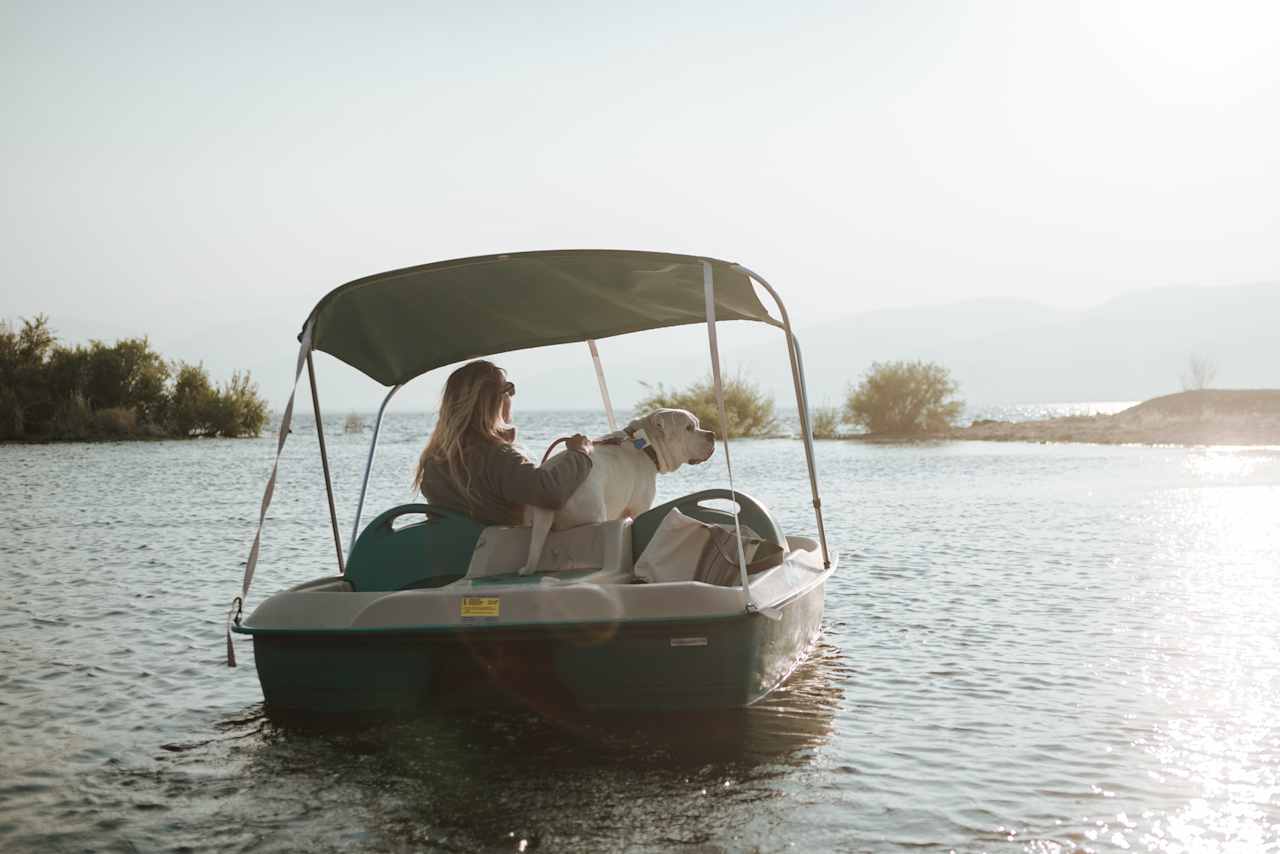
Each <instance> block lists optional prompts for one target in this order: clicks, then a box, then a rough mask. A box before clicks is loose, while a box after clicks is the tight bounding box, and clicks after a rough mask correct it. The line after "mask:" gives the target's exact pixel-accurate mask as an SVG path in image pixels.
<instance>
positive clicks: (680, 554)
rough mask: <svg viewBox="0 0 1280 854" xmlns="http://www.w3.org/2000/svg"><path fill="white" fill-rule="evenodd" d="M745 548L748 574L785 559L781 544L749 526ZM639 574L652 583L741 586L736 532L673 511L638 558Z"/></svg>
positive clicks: (637, 570) (743, 540) (746, 530)
mask: <svg viewBox="0 0 1280 854" xmlns="http://www.w3.org/2000/svg"><path fill="white" fill-rule="evenodd" d="M742 551H743V554H744V555H745V556H746V560H747V574H748V575H751V574H754V573H756V572H763V571H764V570H766V569H771V568H773V567H775V566H777V565H779V564H780V563H782V560H783V557H784V554H783V549H782V546H780V545H779V544H777V543H771V542H768V541H766V540H762V539H761V538H760V537H759V536H758V535H756V533H755V532H754V531H752V530H751V529H750V528H748V527H746V526H745V525H744V526H743V528H742ZM635 574H636V578H637V579H639V580H640V581H647V582H651V583H657V582H663V581H701V582H703V583H705V584H715V585H719V586H721V587H738V586H740V585H741V571H740V570H739V568H738V544H737V536H736V535H735V534H734V532H733V531H730V530H727V529H725V528H722V527H720V526H719V525H708V524H706V523H704V522H699V521H698V520H697V519H691V518H689V517H688V516H686V515H684V514H683V513H681V512H680V511H679V510H675V509H672V510H671V511H670V512H668V513H667V515H666V516H665V517H664V518H663V520H662V522H661V523H660V524H659V525H658V529H657V530H656V531H654V532H653V538H652V539H651V540H649V544H648V545H646V546H645V548H644V551H643V552H641V553H640V559H639V560H638V561H636V567H635Z"/></svg>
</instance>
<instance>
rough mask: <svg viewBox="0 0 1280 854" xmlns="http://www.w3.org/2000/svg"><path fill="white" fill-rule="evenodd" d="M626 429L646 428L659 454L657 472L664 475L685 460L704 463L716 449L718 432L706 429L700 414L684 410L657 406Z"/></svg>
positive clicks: (692, 463)
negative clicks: (702, 426)
mask: <svg viewBox="0 0 1280 854" xmlns="http://www.w3.org/2000/svg"><path fill="white" fill-rule="evenodd" d="M627 429H628V430H631V431H633V432H634V431H636V430H643V431H644V435H645V437H646V438H647V439H648V440H649V444H651V445H652V446H653V450H654V452H655V453H657V455H658V471H660V472H662V473H663V474H666V473H667V472H673V471H675V470H676V469H678V468H680V466H682V465H684V464H685V463H689V464H690V465H696V464H697V463H704V462H706V461H707V460H709V459H711V455H712V454H714V453H715V451H716V434H715V433H712V432H711V431H710V430H703V429H702V428H701V427H700V426H699V425H698V417H697V416H696V415H694V414H693V413H692V412H686V411H685V410H683V409H656V410H654V411H653V412H650V413H649V414H648V415H645V416H644V417H643V418H637V419H636V420H635V421H632V422H631V423H630V424H629V425H627Z"/></svg>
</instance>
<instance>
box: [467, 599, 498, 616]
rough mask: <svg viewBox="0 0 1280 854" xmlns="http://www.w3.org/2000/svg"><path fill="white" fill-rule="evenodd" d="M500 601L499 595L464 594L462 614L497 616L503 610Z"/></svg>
mask: <svg viewBox="0 0 1280 854" xmlns="http://www.w3.org/2000/svg"><path fill="white" fill-rule="evenodd" d="M500 601H501V600H499V599H498V597H497V596H464V597H463V598H462V616H464V617H496V616H498V612H499V611H500V610H501V606H500V605H499V603H500Z"/></svg>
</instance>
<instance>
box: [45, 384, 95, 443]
mask: <svg viewBox="0 0 1280 854" xmlns="http://www.w3.org/2000/svg"><path fill="white" fill-rule="evenodd" d="M94 430H95V424H94V420H93V410H92V409H90V408H89V401H87V400H85V399H84V395H83V394H81V393H80V392H78V391H75V392H71V393H70V394H68V395H67V396H66V397H64V398H63V399H62V400H61V401H60V402H59V403H58V405H57V406H56V407H55V408H54V410H53V418H52V419H51V420H50V422H49V432H50V434H51V435H52V436H53V437H54V438H56V439H91V438H93V435H94Z"/></svg>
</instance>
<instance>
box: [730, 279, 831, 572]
mask: <svg viewBox="0 0 1280 854" xmlns="http://www.w3.org/2000/svg"><path fill="white" fill-rule="evenodd" d="M733 266H734V268H735V269H737V270H740V271H742V272H743V273H745V274H746V275H748V276H750V277H751V278H752V279H754V280H755V281H756V282H758V283H759V284H760V286H761V287H763V288H764V289H765V290H766V291H768V292H769V295H770V296H772V297H773V301H774V302H775V303H777V304H778V311H779V312H781V314H782V330H783V332H784V333H786V336H787V356H788V357H789V358H790V360H791V383H792V385H793V386H794V387H795V391H796V407H797V408H798V409H799V410H800V432H801V438H802V439H803V441H804V456H805V462H806V463H807V464H808V466H809V490H810V492H811V493H812V495H813V514H814V517H815V518H816V519H817V523H818V543H819V544H820V545H821V546H822V563H823V566H824V567H825V568H829V567H830V566H831V556H830V553H829V552H828V551H827V532H826V528H825V526H824V525H823V524H822V497H821V496H820V495H819V494H818V467H817V464H816V462H815V460H814V452H813V430H812V428H811V427H810V424H809V392H808V390H807V388H806V387H805V382H804V366H803V363H802V362H801V358H800V342H799V341H798V340H796V336H795V333H794V332H792V331H791V318H790V316H789V315H788V314H787V307H786V306H785V305H783V303H782V297H780V296H778V292H777V291H775V290H774V289H773V286H772V285H770V284H769V283H768V282H767V281H765V279H764V277H763V276H761V275H760V274H758V273H755V272H753V271H751V270H749V269H747V268H746V267H744V266H742V265H741V264H734V265H733Z"/></svg>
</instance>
